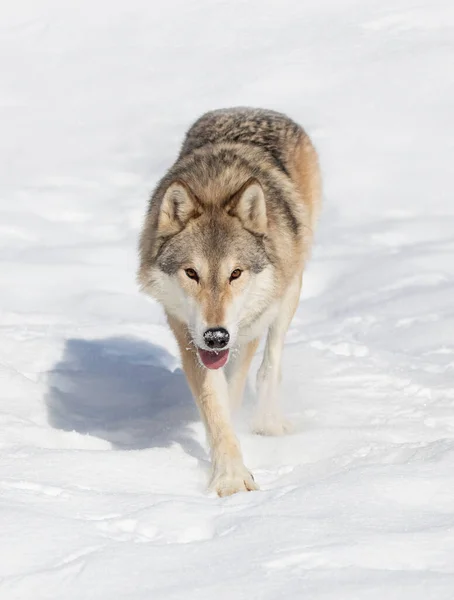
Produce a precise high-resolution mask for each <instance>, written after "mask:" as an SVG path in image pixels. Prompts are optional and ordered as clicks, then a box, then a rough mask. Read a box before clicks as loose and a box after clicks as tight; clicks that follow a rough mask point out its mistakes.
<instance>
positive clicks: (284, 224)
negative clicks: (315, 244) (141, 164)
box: [138, 108, 321, 496]
mask: <svg viewBox="0 0 454 600" xmlns="http://www.w3.org/2000/svg"><path fill="white" fill-rule="evenodd" d="M320 198H321V183H320V171H319V165H318V158H317V153H316V151H315V149H314V146H313V145H312V143H311V141H310V139H309V137H308V135H307V134H306V133H305V131H304V130H303V129H302V128H301V127H300V126H299V125H298V124H296V123H295V122H293V121H292V120H291V119H289V118H288V117H286V116H285V115H283V114H280V113H277V112H274V111H269V110H262V109H252V108H232V109H222V110H215V111H212V112H209V113H207V114H205V115H203V116H202V117H201V118H200V119H199V120H198V121H196V122H195V123H194V125H193V126H192V127H191V128H190V129H189V131H188V132H187V135H186V138H185V140H184V142H183V145H182V148H181V152H180V154H179V156H178V158H177V160H176V162H175V163H174V165H173V166H172V167H171V168H170V169H169V171H168V172H167V174H166V175H165V176H164V177H163V178H162V179H161V181H160V182H159V183H158V185H157V187H156V189H155V190H154V193H153V194H152V197H151V200H150V204H149V208H148V212H147V215H146V218H145V223H144V226H143V230H142V234H141V239H140V267H139V271H138V281H139V284H140V286H141V289H142V291H144V292H145V293H147V294H149V295H151V296H152V297H153V298H155V299H156V300H157V301H159V302H160V303H161V304H162V305H163V307H164V310H165V312H166V315H167V319H168V323H169V325H170V327H171V329H172V331H173V333H174V335H175V337H176V340H177V342H178V345H179V348H180V352H181V360H182V364H183V368H184V372H185V374H186V377H187V380H188V383H189V386H190V388H191V391H192V394H193V396H194V399H195V401H196V403H197V406H198V408H199V411H200V413H201V416H202V419H203V422H204V424H205V428H206V432H207V438H208V441H209V445H210V450H211V459H212V475H211V483H210V485H211V488H212V489H213V490H215V491H216V492H217V493H218V495H219V496H226V495H229V494H234V493H236V492H240V491H246V490H256V489H258V485H257V483H256V482H255V480H254V478H253V476H252V474H251V473H250V472H249V470H248V469H247V468H246V467H245V465H244V462H243V458H242V454H241V450H240V446H239V443H238V440H237V438H236V436H235V433H234V431H233V428H232V424H231V420H230V411H231V410H232V409H233V408H235V407H237V406H238V405H239V404H240V402H241V398H242V395H243V391H244V387H245V382H246V377H247V372H248V369H249V366H250V363H251V359H252V357H253V355H254V353H255V351H256V349H257V346H258V343H259V340H260V338H261V336H262V335H263V334H264V333H265V332H267V338H266V346H265V350H264V355H263V361H262V364H261V367H260V369H259V372H258V376H257V396H258V401H257V410H256V416H255V422H254V429H255V431H256V432H258V433H261V434H271V435H276V434H282V433H285V432H286V431H287V429H288V425H287V423H286V421H285V419H284V418H283V417H282V415H281V412H280V409H279V404H278V388H279V383H280V378H281V357H282V349H283V345H284V337H285V334H286V331H287V329H288V327H289V324H290V322H291V320H292V317H293V314H294V312H295V309H296V307H297V305H298V302H299V297H300V290H301V282H302V273H303V270H304V266H305V264H306V261H307V259H308V256H309V252H310V248H311V244H312V238H313V231H314V225H315V222H316V219H317V215H318V212H319V208H320Z"/></svg>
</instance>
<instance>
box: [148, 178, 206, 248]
mask: <svg viewBox="0 0 454 600" xmlns="http://www.w3.org/2000/svg"><path fill="white" fill-rule="evenodd" d="M200 212H201V211H200V207H199V206H198V203H197V200H196V199H195V198H194V197H193V196H192V194H191V192H190V191H189V190H188V189H187V188H186V186H185V185H183V184H182V183H180V182H179V181H175V182H174V183H172V184H171V185H170V186H169V187H168V188H167V191H166V193H165V194H164V198H163V199H162V203H161V209H160V213H159V221H158V233H159V235H161V236H168V235H174V234H176V233H178V232H179V231H181V230H182V229H183V228H184V226H185V225H186V223H187V222H188V221H189V220H190V219H193V218H195V217H198V216H199V215H200Z"/></svg>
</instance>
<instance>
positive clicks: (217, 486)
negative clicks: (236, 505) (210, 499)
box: [210, 465, 259, 498]
mask: <svg viewBox="0 0 454 600" xmlns="http://www.w3.org/2000/svg"><path fill="white" fill-rule="evenodd" d="M210 489H212V490H213V491H215V492H216V493H217V495H218V496H220V497H221V498H223V497H224V496H231V495H232V494H236V493H237V492H252V491H254V490H258V489H259V486H258V485H257V484H256V483H255V481H254V477H253V476H252V473H250V472H249V471H248V470H247V469H246V467H245V466H244V465H238V466H237V465H235V466H231V465H230V466H224V467H222V468H221V467H219V468H217V469H216V470H215V471H214V473H213V477H212V479H211V483H210Z"/></svg>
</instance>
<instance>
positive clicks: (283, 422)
mask: <svg viewBox="0 0 454 600" xmlns="http://www.w3.org/2000/svg"><path fill="white" fill-rule="evenodd" d="M252 430H253V432H254V433H256V434H257V435H285V434H286V433H292V431H293V426H292V424H291V422H290V421H288V420H287V419H286V418H285V417H283V416H282V415H279V414H266V415H260V416H258V417H257V418H256V419H255V421H254V425H253V429H252Z"/></svg>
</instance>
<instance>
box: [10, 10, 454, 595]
mask: <svg viewBox="0 0 454 600" xmlns="http://www.w3.org/2000/svg"><path fill="white" fill-rule="evenodd" d="M0 21H1V22H0V72H1V78H0V122H1V127H0V130H1V135H0V231H1V236H0V274H1V277H0V306H1V323H0V326H1V343H0V380H1V388H0V389H1V404H0V427H1V432H2V433H1V437H0V531H1V536H0V598H1V599H2V600H49V599H52V600H54V599H55V600H57V599H58V600H60V599H62V598H64V599H65V600H82V599H87V600H121V599H128V600H160V599H166V600H175V599H183V598H184V599H185V600H196V599H197V600H212V599H213V598H216V599H220V600H223V599H227V598H229V599H231V598H233V599H235V600H243V599H250V598H258V599H261V600H274V599H278V598H296V599H298V598H307V599H323V600H363V599H364V600H383V598H386V599H387V600H410V599H411V600H452V599H453V598H454V378H453V374H454V335H453V334H454V278H453V274H454V259H453V257H454V203H453V185H452V165H453V164H454V143H453V140H454V113H453V106H454V68H453V64H454V7H453V4H452V2H450V1H449V0H433V1H432V2H425V3H422V2H415V1H414V0H394V1H392V2H391V1H390V0H385V1H379V0H369V1H368V2H363V1H360V0H342V2H340V1H339V2H336V0H302V1H299V2H298V1H297V0H280V1H279V2H271V1H268V0H262V1H259V0H249V1H243V0H230V1H229V2H219V1H214V2H213V1H212V2H209V1H208V0H194V1H193V2H184V1H183V0H168V1H166V2H159V3H158V2H151V1H150V0H148V1H146V0H111V1H110V2H107V0H102V1H101V0H90V1H88V0H79V1H78V2H59V1H58V0H16V1H15V2H3V3H2V8H1V20H0ZM233 105H252V106H263V107H267V108H272V109H277V110H280V111H283V112H287V113H288V114H289V115H290V116H292V117H293V118H294V119H295V120H297V121H299V122H300V123H302V124H303V125H304V126H305V127H306V128H307V130H308V132H309V133H310V135H311V136H312V137H313V139H314V142H315V144H316V146H317V148H318V150H319V153H320V157H321V163H322V168H323V175H324V183H325V188H324V189H325V206H324V211H323V215H322V219H321V223H320V228H319V231H318V235H317V243H316V248H315V251H314V255H313V259H312V261H311V264H310V267H309V269H308V271H307V275H306V278H305V285H304V290H303V293H302V298H301V303H300V306H299V309H298V311H297V315H296V317H295V319H294V321H293V324H292V326H291V329H290V331H289V334H288V338H287V344H286V348H285V353H284V368H283V405H284V409H285V412H286V414H287V415H288V416H289V418H291V419H292V420H293V422H294V424H295V427H296V431H295V433H294V434H293V435H288V436H284V437H281V438H263V437H260V436H254V435H253V434H252V433H251V432H250V426H249V418H250V413H251V401H252V400H250V401H249V403H247V404H246V406H245V408H244V410H243V412H242V413H241V415H240V417H239V419H238V431H239V432H240V440H241V445H242V448H243V451H244V456H245V462H246V464H247V465H248V466H249V467H250V468H251V470H252V471H253V473H254V475H255V477H256V480H257V481H258V483H259V484H260V486H261V491H260V492H255V493H249V494H238V495H236V496H232V497H230V498H225V499H219V498H217V497H214V496H213V495H212V494H209V493H207V491H206V483H207V477H208V456H207V446H206V442H205V437H204V432H203V428H202V425H201V423H200V421H199V418H198V415H197V412H196V409H195V407H194V404H193V402H192V400H191V398H190V394H189V392H188V389H187V387H186V383H185V379H184V376H183V374H182V372H181V370H180V367H179V364H180V363H179V358H178V353H177V349H176V344H175V342H174V340H173V338H172V336H171V334H170V332H169V330H168V329H167V327H166V325H165V321H164V318H163V314H162V311H161V309H160V308H159V307H158V306H157V305H156V304H154V303H153V302H151V301H148V300H147V299H146V298H145V297H142V296H141V295H140V294H139V293H138V291H137V286H136V283H135V270H136V264H137V252H136V248H137V237H138V231H139V228H140V225H141V221H142V217H143V214H144V211H145V205H146V200H147V197H148V194H149V192H150V191H151V189H152V187H153V186H154V184H155V183H156V181H157V180H158V178H159V177H160V176H161V175H162V174H163V173H164V171H165V169H166V168H167V167H168V166H170V164H171V162H172V161H173V160H174V158H175V156H176V154H177V151H178V149H179V144H180V143H181V140H182V136H183V134H184V131H185V130H186V129H187V127H188V126H189V125H190V124H191V122H192V121H193V120H194V119H195V118H196V117H198V116H199V115H200V114H201V113H202V112H204V111H205V110H208V109H212V108H218V107H223V106H233ZM259 360H260V356H258V357H257V359H256V360H255V362H254V369H256V368H257V365H258V364H259ZM250 387H251V393H250V395H251V396H253V379H251V386H250Z"/></svg>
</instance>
